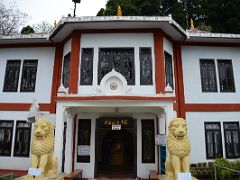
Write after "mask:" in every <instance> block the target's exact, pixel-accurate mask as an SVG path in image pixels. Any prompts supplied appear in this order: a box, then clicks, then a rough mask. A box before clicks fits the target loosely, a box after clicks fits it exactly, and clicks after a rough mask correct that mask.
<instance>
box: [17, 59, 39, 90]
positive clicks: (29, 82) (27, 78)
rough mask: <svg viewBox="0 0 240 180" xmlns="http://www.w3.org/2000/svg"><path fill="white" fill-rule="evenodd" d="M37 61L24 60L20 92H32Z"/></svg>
mask: <svg viewBox="0 0 240 180" xmlns="http://www.w3.org/2000/svg"><path fill="white" fill-rule="evenodd" d="M37 66H38V60H24V61H23V68H22V79H21V88H20V91H21V92H34V91H35V84H36V76H37Z"/></svg>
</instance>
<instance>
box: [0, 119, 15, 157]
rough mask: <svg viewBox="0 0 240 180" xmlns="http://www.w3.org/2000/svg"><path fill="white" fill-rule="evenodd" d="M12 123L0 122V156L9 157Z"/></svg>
mask: <svg viewBox="0 0 240 180" xmlns="http://www.w3.org/2000/svg"><path fill="white" fill-rule="evenodd" d="M12 135H13V121H0V156H11V149H12Z"/></svg>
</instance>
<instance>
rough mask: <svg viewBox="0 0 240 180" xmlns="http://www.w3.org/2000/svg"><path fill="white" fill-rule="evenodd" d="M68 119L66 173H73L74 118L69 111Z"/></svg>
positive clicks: (67, 111)
mask: <svg viewBox="0 0 240 180" xmlns="http://www.w3.org/2000/svg"><path fill="white" fill-rule="evenodd" d="M65 115H66V119H67V130H66V144H65V164H64V172H65V173H70V172H72V147H73V116H72V113H71V111H70V110H69V109H66V111H65Z"/></svg>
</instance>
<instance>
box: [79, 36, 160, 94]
mask: <svg viewBox="0 0 240 180" xmlns="http://www.w3.org/2000/svg"><path fill="white" fill-rule="evenodd" d="M104 47H105V48H114V47H117V48H118V47H133V48H134V58H135V85H134V86H131V87H132V94H133V95H153V94H155V91H156V90H155V75H154V74H155V60H154V59H155V57H154V42H153V34H152V33H136V34H134V33H129V34H128V33H122V34H121V33H113V34H111V33H109V34H82V36H81V48H94V58H93V62H94V63H93V86H79V88H78V90H79V91H78V93H79V94H80V95H96V87H98V86H99V85H98V84H97V72H98V70H97V69H98V51H99V49H98V48H104ZM140 47H151V48H152V68H153V71H152V73H153V85H149V86H140V77H139V76H140V63H139V48H140ZM80 57H81V52H80ZM80 64H81V63H80ZM79 72H80V67H79Z"/></svg>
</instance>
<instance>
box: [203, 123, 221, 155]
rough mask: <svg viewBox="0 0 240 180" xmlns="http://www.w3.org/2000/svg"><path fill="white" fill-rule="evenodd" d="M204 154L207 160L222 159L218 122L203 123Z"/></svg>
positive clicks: (219, 125)
mask: <svg viewBox="0 0 240 180" xmlns="http://www.w3.org/2000/svg"><path fill="white" fill-rule="evenodd" d="M204 125H205V137H206V152H207V158H208V159H214V158H219V157H223V150H222V135H221V124H220V122H209V123H207V122H206V123H205V124H204Z"/></svg>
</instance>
